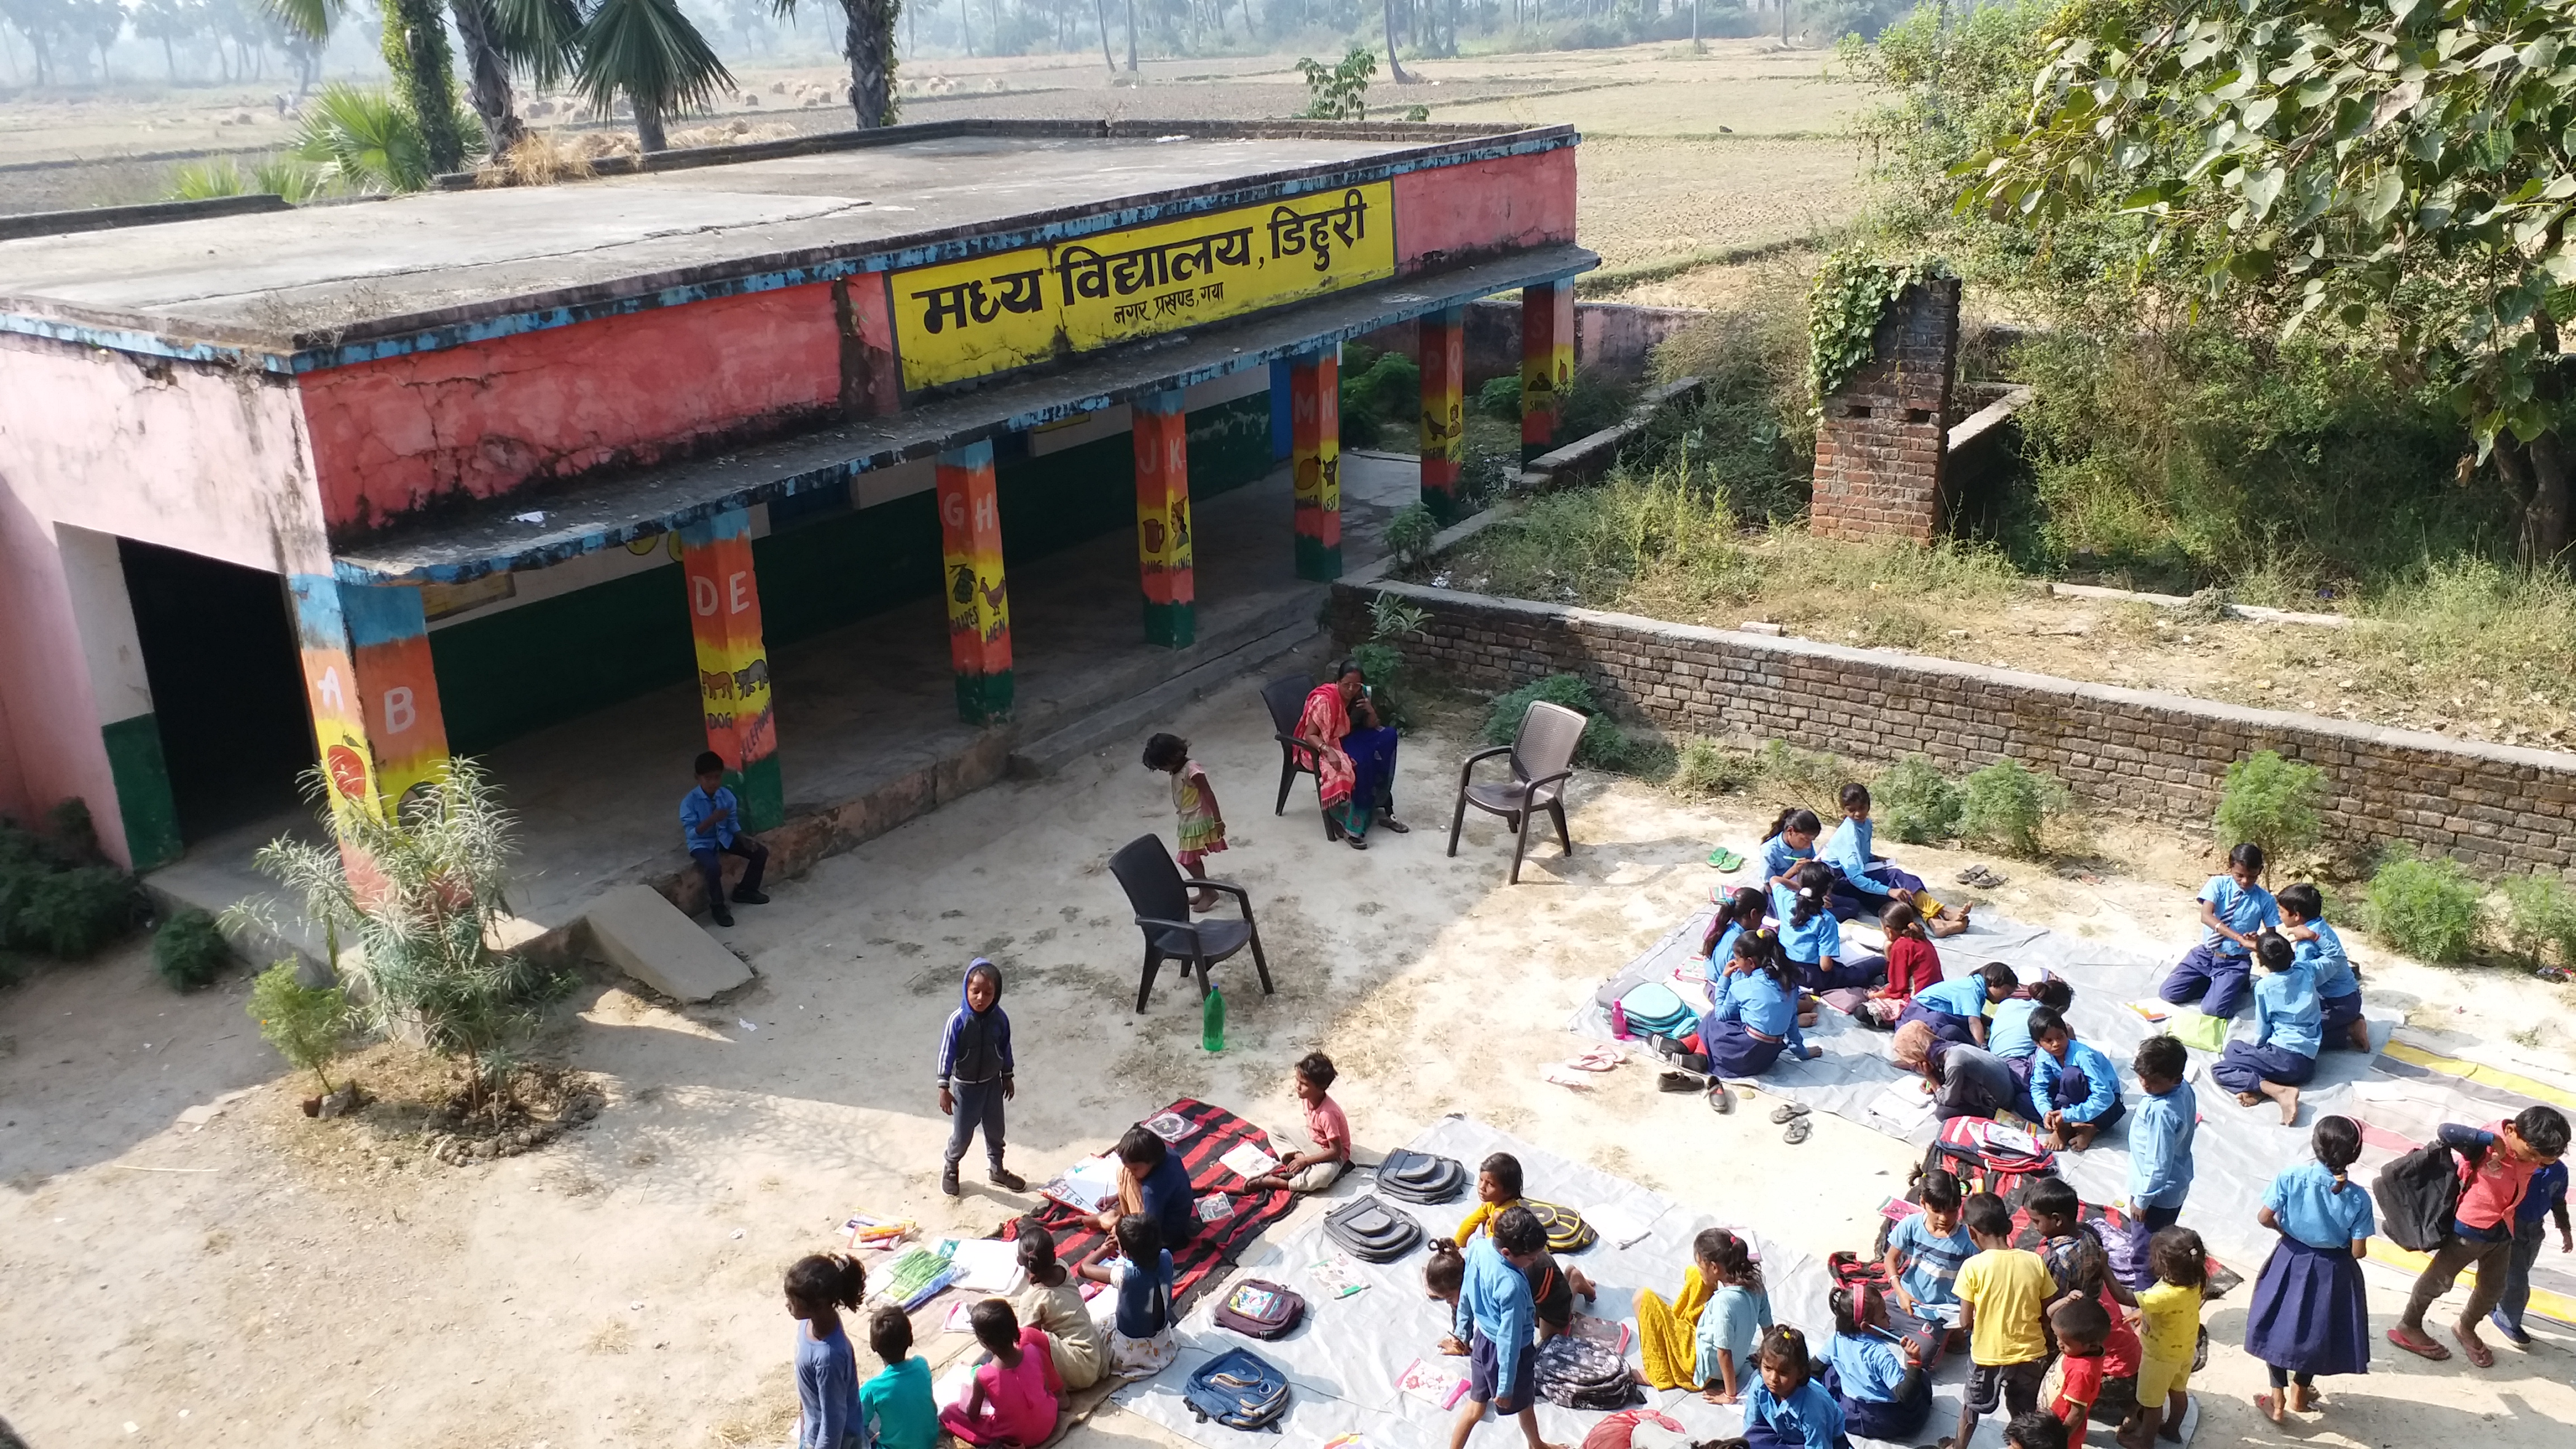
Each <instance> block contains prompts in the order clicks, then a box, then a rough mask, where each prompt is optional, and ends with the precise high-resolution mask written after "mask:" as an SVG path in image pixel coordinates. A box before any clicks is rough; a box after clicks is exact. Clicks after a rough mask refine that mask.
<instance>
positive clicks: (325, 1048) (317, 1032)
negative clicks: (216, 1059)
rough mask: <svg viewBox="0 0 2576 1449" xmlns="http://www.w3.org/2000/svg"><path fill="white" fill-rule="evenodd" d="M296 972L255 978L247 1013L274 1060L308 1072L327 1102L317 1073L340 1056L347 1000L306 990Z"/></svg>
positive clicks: (287, 967) (328, 990)
mask: <svg viewBox="0 0 2576 1449" xmlns="http://www.w3.org/2000/svg"><path fill="white" fill-rule="evenodd" d="M198 914H200V915H202V914H204V913H203V912H199V913H198ZM296 971H297V967H296V963H295V962H293V961H280V962H278V963H276V964H275V965H273V966H271V967H269V968H268V969H267V970H265V971H262V972H261V973H259V976H258V977H257V979H255V980H253V981H252V982H251V984H250V1006H249V1007H248V1010H249V1012H250V1016H251V1019H252V1020H253V1021H256V1022H258V1023H259V1034H260V1035H261V1036H263V1037H266V1038H267V1039H268V1044H269V1045H270V1046H273V1047H275V1048H277V1054H278V1055H279V1056H282V1057H284V1058H286V1062H287V1065H289V1066H292V1067H297V1068H300V1069H302V1070H304V1071H308V1072H311V1073H312V1074H313V1075H314V1078H315V1079H316V1080H318V1081H320V1082H321V1083H322V1094H323V1095H324V1096H326V1097H327V1096H329V1095H330V1094H331V1078H330V1077H329V1076H328V1075H326V1074H325V1073H324V1072H323V1070H322V1069H323V1068H324V1067H327V1066H329V1065H330V1064H331V1060H332V1058H334V1057H337V1056H338V1055H339V1054H340V1038H341V1036H342V1034H343V1033H344V1032H346V1031H347V1029H348V1025H349V997H348V993H346V992H344V991H342V990H341V989H340V988H339V987H337V986H320V987H315V986H307V985H305V984H303V983H302V982H301V981H298V980H297V979H296Z"/></svg>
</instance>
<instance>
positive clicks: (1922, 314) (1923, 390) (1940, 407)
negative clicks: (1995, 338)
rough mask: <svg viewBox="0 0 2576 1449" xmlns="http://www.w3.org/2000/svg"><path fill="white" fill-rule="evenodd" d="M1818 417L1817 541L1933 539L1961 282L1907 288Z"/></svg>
mask: <svg viewBox="0 0 2576 1449" xmlns="http://www.w3.org/2000/svg"><path fill="white" fill-rule="evenodd" d="M1871 342H1872V347H1873V354H1872V356H1871V359H1870V360H1869V361H1868V362H1866V363H1863V364H1862V365H1860V366H1859V367H1856V368H1854V369H1852V372H1851V375H1850V376H1849V377H1846V378H1844V379H1843V383H1842V386H1840V387H1838V388H1836V389H1835V390H1834V394H1833V396H1831V397H1829V398H1826V399H1825V401H1824V407H1823V408H1822V410H1821V415H1820V416H1819V417H1818V418H1817V420H1816V490H1815V503H1814V506H1813V508H1812V510H1811V512H1812V517H1811V519H1810V521H1809V523H1808V527H1809V528H1810V529H1811V530H1812V531H1813V532H1814V533H1815V534H1816V536H1817V537H1819V538H1907V539H1912V540H1913V541H1914V542H1916V543H1929V542H1931V541H1932V535H1933V534H1934V533H1936V532H1938V531H1939V530H1940V528H1941V524H1942V517H1941V515H1942V502H1943V500H1942V495H1941V485H1942V481H1943V474H1944V473H1945V471H1946V464H1947V462H1948V438H1949V431H1950V388H1951V379H1952V377H1953V376H1954V375H1955V374H1956V372H1957V371H1958V363H1959V283H1958V281H1957V279H1955V278H1942V279H1937V280H1933V281H1928V282H1917V283H1915V284H1914V285H1913V286H1910V287H1908V288H1906V289H1905V292H1904V294H1903V295H1902V296H1900V297H1898V298H1897V299H1896V302H1895V304H1894V305H1893V306H1891V307H1889V308H1888V309H1887V315H1886V316H1884V317H1882V318H1880V319H1879V323H1878V330H1877V332H1876V333H1874V334H1872V338H1871Z"/></svg>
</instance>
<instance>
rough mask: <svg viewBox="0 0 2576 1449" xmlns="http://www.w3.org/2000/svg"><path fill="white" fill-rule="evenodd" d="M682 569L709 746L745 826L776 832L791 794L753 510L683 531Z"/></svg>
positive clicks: (728, 511) (736, 510)
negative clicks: (781, 770)
mask: <svg viewBox="0 0 2576 1449" xmlns="http://www.w3.org/2000/svg"><path fill="white" fill-rule="evenodd" d="M680 572H681V574H682V576H683V578H684V580H685V582H686V583H687V585H688V590H689V637H690V639H691V640H692V641H693V642H694V643H695V644H696V646H697V656H698V703H699V705H700V707H701V712H702V713H703V714H704V715H705V716H706V726H707V748H708V749H711V750H713V751H715V752H716V754H718V755H719V756H721V757H722V758H723V759H724V763H725V782H726V783H727V784H728V785H730V786H732V788H733V793H734V798H736V799H737V800H739V801H741V802H742V823H743V825H744V826H745V827H746V828H748V829H751V830H770V829H775V828H776V827H777V826H779V825H780V824H782V823H784V822H785V821H786V819H787V793H786V790H785V788H784V786H783V785H782V784H781V783H780V781H779V778H778V711H777V707H776V701H775V699H774V697H773V696H772V695H771V693H770V688H769V646H768V645H767V644H766V643H765V642H763V640H762V637H761V631H760V581H759V580H758V579H757V578H756V577H754V576H753V574H752V569H751V512H750V510H748V509H742V508H729V509H726V510H725V511H724V512H722V513H718V514H716V515H715V516H713V517H711V518H708V519H705V520H702V521H700V522H697V523H692V524H689V525H687V526H686V527H683V528H682V529H681V530H680Z"/></svg>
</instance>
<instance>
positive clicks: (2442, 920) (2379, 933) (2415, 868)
mask: <svg viewBox="0 0 2576 1449" xmlns="http://www.w3.org/2000/svg"><path fill="white" fill-rule="evenodd" d="M2485 895H2486V891H2485V889H2484V888H2483V887H2481V886H2480V885H2479V884H2478V882H2477V881H2476V880H2475V879H2474V878H2472V877H2471V876H2470V875H2469V872H2468V870H2467V869H2466V868H2465V867H2463V866H2462V865H2461V864H2460V863H2459V862H2458V861H2456V860H2452V859H2451V858H2449V857H2448V856H2435V857H2432V858H2430V859H2427V858H2425V857H2423V856H2420V855H2417V854H2416V853H2415V852H2414V851H2413V850H2412V849H2411V848H2409V847H2406V846H2403V845H2400V846H2396V847H2393V848H2391V849H2390V850H2389V852H2388V854H2387V855H2386V856H2384V857H2383V858H2382V859H2381V861H2380V864H2379V869H2378V870H2377V871H2375V872H2373V873H2372V875H2371V877H2370V889H2369V891H2368V893H2367V895H2366V896H2365V899H2366V900H2367V901H2368V903H2369V907H2370V933H2371V934H2372V935H2374V936H2376V937H2378V938H2379V939H2380V940H2381V941H2382V942H2385V943H2386V944H2387V945H2389V946H2390V947H2392V948H2394V949H2396V950H2399V951H2403V952H2405V953H2406V954H2407V955H2409V956H2412V957H2414V958H2416V959H2417V960H2419V961H2432V962H2437V963H2438V962H2444V961H2457V960H2460V959H2461V958H2462V957H2465V956H2466V955H2468V954H2469V946H2470V944H2471V943H2472V942H2473V941H2475V940H2476V939H2477V933H2478V903H2479V901H2480V900H2481V899H2483V898H2484V897H2485Z"/></svg>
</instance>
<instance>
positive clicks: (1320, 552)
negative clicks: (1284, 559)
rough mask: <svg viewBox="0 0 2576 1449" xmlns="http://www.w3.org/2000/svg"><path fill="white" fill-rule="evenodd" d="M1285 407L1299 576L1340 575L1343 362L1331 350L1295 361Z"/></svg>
mask: <svg viewBox="0 0 2576 1449" xmlns="http://www.w3.org/2000/svg"><path fill="white" fill-rule="evenodd" d="M1288 388H1289V405H1290V410H1291V412H1292V413H1293V414H1294V418H1293V422H1292V426H1293V427H1294V429H1295V432H1296V441H1295V446H1294V449H1293V452H1292V455H1291V456H1292V460H1293V461H1292V463H1291V466H1292V467H1293V468H1294V470H1295V471H1294V473H1293V474H1292V476H1293V478H1294V479H1295V499H1296V509H1295V515H1294V520H1293V521H1294V524H1295V527H1296V530H1297V577H1299V578H1301V579H1320V580H1323V581H1325V582H1327V583H1329V582H1331V581H1332V580H1334V579H1338V578H1340V577H1341V576H1342V358H1341V349H1339V348H1338V347H1336V348H1329V349H1327V350H1325V351H1322V352H1316V353H1309V354H1307V355H1305V356H1303V357H1299V358H1296V359H1294V360H1293V363H1292V365H1291V366H1290V368H1289V371H1288Z"/></svg>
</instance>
